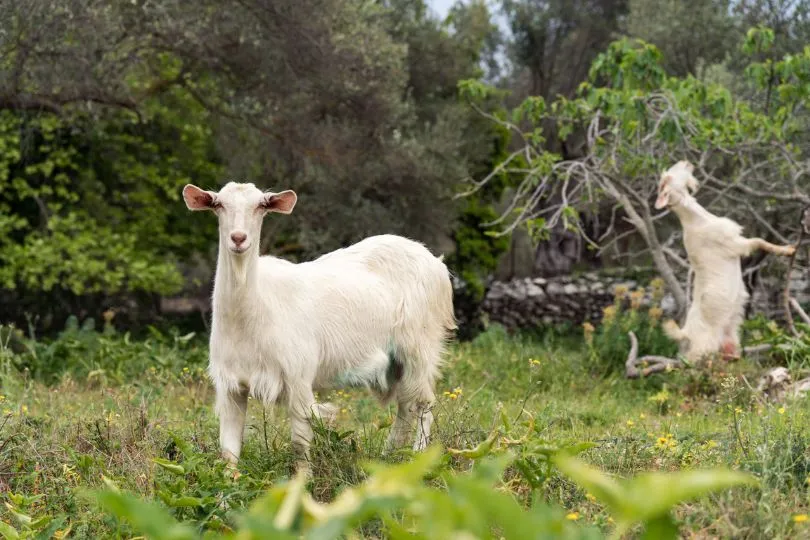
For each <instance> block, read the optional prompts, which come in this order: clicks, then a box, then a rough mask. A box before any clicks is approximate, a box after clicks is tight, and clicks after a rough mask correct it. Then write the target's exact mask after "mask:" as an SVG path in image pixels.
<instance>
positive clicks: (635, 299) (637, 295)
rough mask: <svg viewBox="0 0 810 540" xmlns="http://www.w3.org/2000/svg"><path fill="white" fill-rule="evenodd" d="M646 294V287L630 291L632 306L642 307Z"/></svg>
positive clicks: (634, 307) (633, 307)
mask: <svg viewBox="0 0 810 540" xmlns="http://www.w3.org/2000/svg"><path fill="white" fill-rule="evenodd" d="M644 294H645V293H644V289H638V290H637V291H633V292H632V293H630V307H631V308H632V309H638V308H640V307H641V302H642V300H644Z"/></svg>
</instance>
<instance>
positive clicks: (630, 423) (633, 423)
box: [627, 420, 636, 427]
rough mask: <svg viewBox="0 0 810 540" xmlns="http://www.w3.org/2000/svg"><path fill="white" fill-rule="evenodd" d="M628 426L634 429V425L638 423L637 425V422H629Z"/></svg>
mask: <svg viewBox="0 0 810 540" xmlns="http://www.w3.org/2000/svg"><path fill="white" fill-rule="evenodd" d="M627 425H628V426H629V427H633V426H634V425H636V423H635V422H633V421H632V420H628V421H627Z"/></svg>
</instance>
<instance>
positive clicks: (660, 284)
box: [650, 278, 664, 302]
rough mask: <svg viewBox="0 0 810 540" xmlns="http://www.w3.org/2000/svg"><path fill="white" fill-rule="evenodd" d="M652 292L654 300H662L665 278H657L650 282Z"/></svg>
mask: <svg viewBox="0 0 810 540" xmlns="http://www.w3.org/2000/svg"><path fill="white" fill-rule="evenodd" d="M650 292H651V293H652V299H653V301H654V302H658V301H660V300H661V299H662V298H663V297H664V280H663V279H661V278H655V279H654V280H652V281H651V282H650Z"/></svg>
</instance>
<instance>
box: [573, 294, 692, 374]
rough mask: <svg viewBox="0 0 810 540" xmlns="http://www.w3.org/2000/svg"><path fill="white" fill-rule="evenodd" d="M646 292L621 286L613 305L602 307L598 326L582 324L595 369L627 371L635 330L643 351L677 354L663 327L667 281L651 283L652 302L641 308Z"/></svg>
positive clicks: (602, 371)
mask: <svg viewBox="0 0 810 540" xmlns="http://www.w3.org/2000/svg"><path fill="white" fill-rule="evenodd" d="M646 296H647V291H646V290H645V289H644V288H643V287H639V288H638V289H636V290H634V291H630V290H628V289H627V288H626V287H623V286H618V287H616V290H615V299H614V302H613V304H612V305H610V306H608V307H606V308H605V309H604V310H603V314H602V321H601V324H599V325H598V326H597V327H596V328H594V326H593V325H592V324H590V323H587V322H586V323H585V324H583V332H584V337H585V343H586V345H587V348H588V353H589V355H590V359H591V362H592V366H593V367H594V369H596V370H599V371H600V374H601V375H608V374H618V373H623V372H624V364H625V361H626V360H627V352H628V351H629V350H630V339H629V338H628V336H627V333H628V332H629V331H631V330H632V331H633V332H635V334H636V337H637V338H638V341H639V348H640V350H642V351H644V354H650V355H659V356H666V357H670V358H672V357H674V356H675V355H676V354H677V352H678V345H677V344H676V343H674V342H673V341H672V340H671V339H669V338H668V337H667V336H666V335H665V334H664V331H663V329H662V328H661V318H662V316H663V313H664V312H663V309H661V300H662V298H663V296H664V283H663V281H662V280H661V279H654V280H653V281H652V282H651V283H650V292H649V302H648V303H649V305H648V306H646V308H642V302H643V301H644V300H645V297H646Z"/></svg>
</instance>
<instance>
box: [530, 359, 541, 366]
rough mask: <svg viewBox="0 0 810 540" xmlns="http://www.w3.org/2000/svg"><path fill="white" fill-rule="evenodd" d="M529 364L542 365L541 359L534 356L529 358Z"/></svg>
mask: <svg viewBox="0 0 810 540" xmlns="http://www.w3.org/2000/svg"><path fill="white" fill-rule="evenodd" d="M529 365H531V366H539V365H540V360H536V359H534V358H531V359H529Z"/></svg>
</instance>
